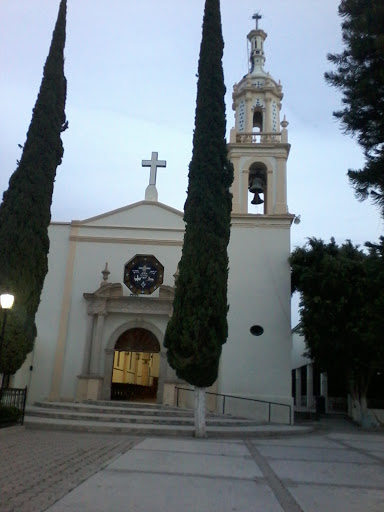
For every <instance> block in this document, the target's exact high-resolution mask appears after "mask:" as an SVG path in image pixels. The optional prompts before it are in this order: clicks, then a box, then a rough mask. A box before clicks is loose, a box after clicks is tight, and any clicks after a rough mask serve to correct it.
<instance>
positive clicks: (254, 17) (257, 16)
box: [252, 12, 262, 30]
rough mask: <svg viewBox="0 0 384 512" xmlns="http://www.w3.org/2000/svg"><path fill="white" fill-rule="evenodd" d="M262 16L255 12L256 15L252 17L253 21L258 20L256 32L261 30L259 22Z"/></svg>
mask: <svg viewBox="0 0 384 512" xmlns="http://www.w3.org/2000/svg"><path fill="white" fill-rule="evenodd" d="M261 18H262V15H261V14H259V12H255V14H254V15H253V16H252V19H253V20H256V30H259V20H261Z"/></svg>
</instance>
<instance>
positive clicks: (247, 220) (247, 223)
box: [231, 213, 295, 229]
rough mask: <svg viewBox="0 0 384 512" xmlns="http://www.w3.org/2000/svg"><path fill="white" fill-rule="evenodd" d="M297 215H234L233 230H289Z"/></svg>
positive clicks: (232, 220)
mask: <svg viewBox="0 0 384 512" xmlns="http://www.w3.org/2000/svg"><path fill="white" fill-rule="evenodd" d="M294 218H295V215H293V214H291V213H286V214H279V215H265V214H259V213H235V214H232V217H231V224H232V228H251V229H253V228H278V229H289V228H290V227H291V224H292V222H293V219H294Z"/></svg>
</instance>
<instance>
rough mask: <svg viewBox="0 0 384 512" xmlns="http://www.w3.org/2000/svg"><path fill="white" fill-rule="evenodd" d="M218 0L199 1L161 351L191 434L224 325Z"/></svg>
mask: <svg viewBox="0 0 384 512" xmlns="http://www.w3.org/2000/svg"><path fill="white" fill-rule="evenodd" d="M223 48H224V43H223V37H222V32H221V16H220V1H219V0H206V3H205V12H204V21H203V35H202V42H201V48H200V59H199V67H198V76H199V79H198V86H197V105H196V117H195V132H194V137H193V154H192V160H191V163H190V165H189V185H188V196H187V200H186V203H185V213H184V220H185V223H186V230H185V235H184V245H183V251H182V257H181V260H180V264H179V277H178V279H177V283H176V293H175V299H174V312H173V316H172V318H171V320H170V322H169V324H168V327H167V331H166V335H165V342H164V345H165V346H166V347H167V349H168V352H167V357H168V361H169V364H170V365H171V367H172V368H174V369H175V370H176V374H177V376H178V377H179V378H181V379H184V380H186V381H187V382H188V383H190V384H191V385H193V386H195V388H196V391H195V427H196V428H195V435H196V436H198V437H203V436H205V435H206V433H205V406H204V398H205V394H204V392H205V388H206V387H207V386H210V385H212V384H213V383H214V382H215V381H216V379H217V374H218V366H219V360H220V355H221V349H222V345H223V344H224V343H225V341H226V339H227V335H228V326H227V311H228V305H227V280H228V256H227V246H228V243H229V236H230V215H231V209H232V196H231V194H230V192H229V187H230V186H231V184H232V181H233V167H232V164H231V163H230V162H229V160H228V158H227V147H226V141H225V128H226V119H225V104H224V95H225V86H224V76H223V68H222V56H223Z"/></svg>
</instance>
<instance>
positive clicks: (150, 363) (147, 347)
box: [111, 328, 160, 402]
mask: <svg viewBox="0 0 384 512" xmlns="http://www.w3.org/2000/svg"><path fill="white" fill-rule="evenodd" d="M159 372H160V344H159V341H158V339H157V338H156V336H155V335H154V334H153V333H152V332H151V331H148V330H147V329H142V328H134V329H129V330H127V331H125V332H123V334H121V335H120V336H119V338H118V339H117V341H116V344H115V347H114V356H113V370H112V383H111V400H130V401H144V402H154V401H156V396H157V389H158V382H159Z"/></svg>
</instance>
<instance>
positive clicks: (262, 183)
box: [248, 162, 267, 213]
mask: <svg viewBox="0 0 384 512" xmlns="http://www.w3.org/2000/svg"><path fill="white" fill-rule="evenodd" d="M248 191H249V194H250V195H249V204H248V210H249V211H250V212H252V210H255V207H256V213H259V212H260V210H259V209H261V211H262V212H264V213H265V212H266V197H267V167H266V166H265V164H263V163H261V162H255V163H253V164H252V165H251V166H250V168H249V172H248Z"/></svg>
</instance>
